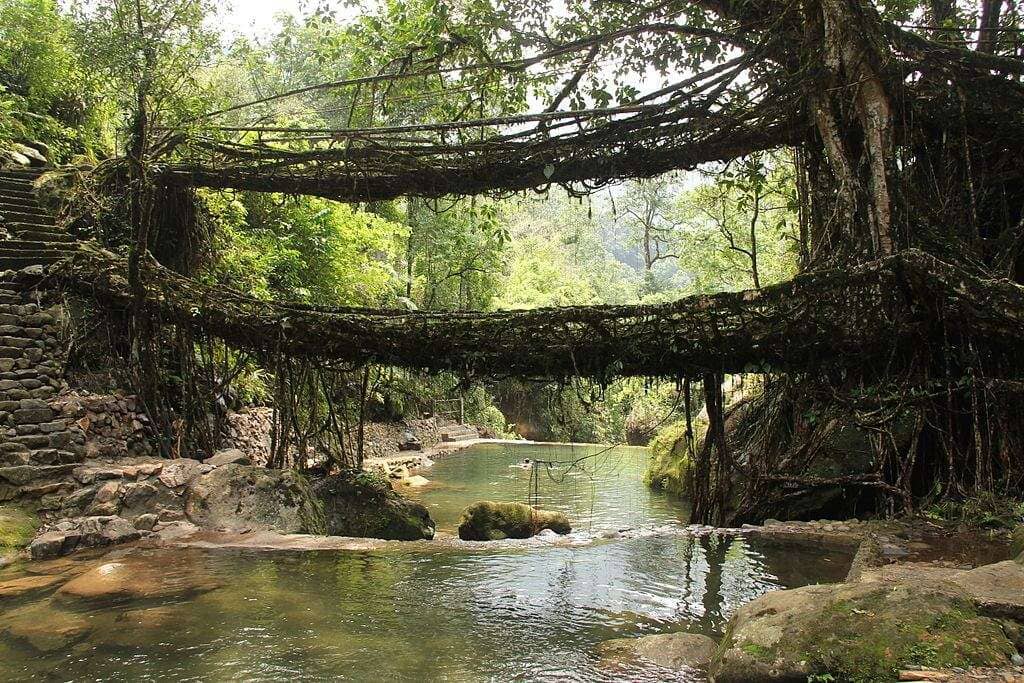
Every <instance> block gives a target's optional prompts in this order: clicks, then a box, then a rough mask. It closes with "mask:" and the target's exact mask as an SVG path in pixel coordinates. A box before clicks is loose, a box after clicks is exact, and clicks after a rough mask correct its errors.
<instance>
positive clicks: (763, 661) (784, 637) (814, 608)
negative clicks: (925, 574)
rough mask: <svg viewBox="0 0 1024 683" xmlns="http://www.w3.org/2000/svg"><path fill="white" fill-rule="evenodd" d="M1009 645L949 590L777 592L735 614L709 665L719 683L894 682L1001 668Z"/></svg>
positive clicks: (960, 593)
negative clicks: (938, 672) (914, 672)
mask: <svg viewBox="0 0 1024 683" xmlns="http://www.w3.org/2000/svg"><path fill="white" fill-rule="evenodd" d="M1013 650H1014V649H1013V646H1012V644H1011V643H1010V642H1009V640H1007V638H1006V636H1005V634H1004V633H1003V631H1002V629H1001V628H1000V627H999V625H998V624H997V623H996V622H995V621H994V620H992V619H989V618H987V617H983V616H980V615H979V614H978V613H977V611H976V610H975V608H974V605H973V604H972V602H971V600H970V598H969V597H968V595H967V594H966V592H965V591H964V590H963V589H962V588H960V587H959V586H957V585H955V584H952V583H935V584H919V583H914V582H897V583H889V582H874V583H872V582H865V583H843V584H833V585H814V586H805V587H803V588H796V589H793V590H785V591H776V592H773V593H768V594H766V595H763V596H761V597H760V598H757V599H756V600H754V601H752V602H750V603H748V604H747V605H744V606H743V607H741V608H740V609H739V610H738V611H737V612H736V614H735V616H733V618H732V620H731V621H730V623H729V625H728V627H727V629H726V634H725V637H724V638H723V639H722V643H721V645H720V646H719V650H718V652H717V653H716V655H715V658H714V660H713V661H712V663H711V666H710V675H711V677H712V678H713V679H714V680H715V681H716V683H733V682H735V683H739V682H741V681H742V682H747V681H767V680H778V681H788V680H793V681H796V680H800V681H805V680H808V677H814V676H825V675H826V674H827V675H830V676H832V677H833V680H844V681H845V680H879V681H881V680H893V679H894V678H895V677H896V675H897V672H898V671H899V669H901V668H907V667H909V666H914V665H916V666H924V667H929V668H950V667H954V666H956V667H971V666H1005V664H1006V663H1007V661H1008V660H1009V657H1010V655H1011V654H1013Z"/></svg>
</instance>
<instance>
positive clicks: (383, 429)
mask: <svg viewBox="0 0 1024 683" xmlns="http://www.w3.org/2000/svg"><path fill="white" fill-rule="evenodd" d="M272 416H273V409H272V408H266V407H258V408H248V409H246V410H244V411H241V412H237V413H231V414H230V415H228V418H227V425H228V426H227V434H226V435H225V437H224V439H223V440H222V442H221V447H222V448H237V449H239V450H240V451H242V452H243V453H245V454H246V455H247V456H249V458H250V460H252V462H253V464H265V463H266V462H267V459H268V457H269V455H270V434H271V420H272ZM449 424H451V422H450V421H448V420H444V419H443V418H426V419H414V420H405V421H404V422H398V423H391V422H367V423H366V425H365V427H364V438H363V456H364V457H365V458H387V457H390V456H393V455H395V454H397V453H398V452H399V450H398V444H399V443H401V442H402V441H404V440H405V432H407V431H411V432H412V433H413V435H414V436H416V438H418V439H419V440H420V442H421V443H422V444H423V447H424V448H430V447H431V446H436V445H437V444H438V443H440V441H441V429H442V428H444V427H446V426H448V425H449ZM352 431H353V433H352V434H351V435H350V438H351V439H352V441H353V442H354V441H355V430H354V429H353V430H352Z"/></svg>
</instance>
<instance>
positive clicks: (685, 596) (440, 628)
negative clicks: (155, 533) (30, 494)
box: [0, 444, 850, 681]
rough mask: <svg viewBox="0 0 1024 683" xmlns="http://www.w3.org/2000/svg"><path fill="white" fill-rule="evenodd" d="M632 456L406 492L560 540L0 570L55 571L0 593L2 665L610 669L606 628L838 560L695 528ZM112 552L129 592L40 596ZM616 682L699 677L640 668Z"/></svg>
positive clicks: (187, 676)
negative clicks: (552, 524) (498, 510)
mask: <svg viewBox="0 0 1024 683" xmlns="http://www.w3.org/2000/svg"><path fill="white" fill-rule="evenodd" d="M595 454H596V455H595ZM588 456H594V457H588ZM581 457H582V458H584V460H579V459H580V458H581ZM646 457H647V452H646V450H644V449H631V448H617V449H614V450H612V451H607V452H601V451H599V449H597V448H596V447H567V446H536V445H516V446H505V445H500V444H485V445H478V446H474V447H472V448H470V449H468V450H466V451H462V452H460V453H456V454H453V455H449V456H447V457H445V458H444V459H441V460H439V461H438V462H437V464H436V465H434V466H433V467H432V468H430V469H427V470H425V471H423V472H422V474H423V475H424V476H426V477H427V478H428V479H430V480H431V481H432V483H431V484H430V485H428V486H427V487H425V488H423V489H420V490H418V491H416V492H415V493H414V494H411V495H414V496H415V497H417V498H419V499H420V500H422V501H423V502H424V503H425V504H426V505H428V506H429V507H430V509H431V513H432V515H433V516H434V517H435V520H436V521H437V522H438V528H439V530H440V531H442V532H445V531H446V532H453V531H454V529H455V527H456V525H457V521H458V514H459V512H460V511H461V509H462V507H464V506H465V505H467V504H468V503H470V502H472V501H474V500H479V499H492V500H518V501H524V502H526V501H528V500H531V497H536V498H537V499H538V501H539V503H540V505H541V506H543V507H546V508H549V509H550V508H553V509H560V510H563V511H565V512H566V513H567V514H568V515H569V516H570V518H571V519H572V520H573V522H574V526H575V528H576V531H574V533H573V534H572V535H571V536H570V537H569V538H568V539H558V540H557V541H556V540H552V539H546V538H545V539H532V540H530V541H527V542H496V543H486V544H475V545H474V544H469V543H461V542H438V541H435V542H418V543H406V544H400V543H395V544H389V545H388V546H387V548H385V549H382V550H374V551H321V552H305V553H298V552H259V551H244V552H243V551H229V550H197V549H181V548H169V549H149V550H141V549H135V550H128V551H117V552H116V553H115V554H114V555H113V556H110V555H108V556H106V557H104V558H102V559H100V558H98V557H95V556H93V557H81V558H77V559H71V560H69V559H65V560H59V561H56V562H53V563H45V564H40V563H37V564H28V565H22V566H21V567H13V568H9V569H6V570H2V571H0V583H3V582H6V581H10V580H18V579H30V577H33V576H41V575H54V576H56V577H59V578H55V579H54V580H53V582H52V583H51V584H50V585H47V586H41V587H40V588H38V589H36V590H34V591H30V592H27V593H24V594H23V595H21V596H18V597H14V598H6V599H4V598H0V612H2V614H0V679H2V680H11V681H14V680H117V681H192V680H195V681H199V680H202V681H211V680H212V681H229V680H230V681H234V680H246V681H295V680H354V681H395V680H403V681H404V680H408V681H510V680H528V681H566V680H570V681H575V680H578V681H601V680H621V672H616V671H614V670H613V669H609V668H607V664H608V662H603V661H601V659H600V658H599V657H598V656H597V653H596V648H597V646H598V644H599V643H601V642H602V641H604V640H607V639H610V638H619V637H626V636H640V635H647V634H653V633H663V632H669V631H681V630H685V631H692V632H697V633H705V634H709V635H718V634H719V633H720V630H721V628H722V626H723V623H724V621H725V620H726V619H727V618H728V616H729V615H730V614H731V613H732V612H733V611H734V610H735V609H736V608H737V607H738V606H740V605H742V604H743V603H745V602H747V601H749V600H751V599H752V598H754V597H756V596H758V595H760V594H762V593H764V592H766V591H769V590H773V589H775V588H778V587H793V586H799V585H804V584H806V583H811V582H817V581H835V580H840V579H841V578H842V576H843V575H844V574H845V573H846V569H847V567H848V564H849V559H850V558H849V556H844V555H837V554H834V553H833V554H828V553H824V552H819V551H815V550H813V549H807V550H805V551H801V552H794V551H793V550H792V549H790V550H786V551H779V550H773V549H769V548H759V547H757V546H756V545H754V544H753V543H751V542H750V541H747V540H745V539H743V538H742V537H740V536H737V535H729V534H707V533H699V534H695V533H692V530H688V529H687V527H686V526H685V520H686V509H685V507H684V506H682V505H679V504H676V503H673V502H671V501H669V500H668V499H666V498H665V497H664V496H661V495H660V494H656V493H652V492H650V491H649V490H648V489H647V488H646V487H645V486H644V485H643V482H642V473H643V467H644V461H645V459H646ZM524 458H530V459H532V460H546V461H557V462H558V463H559V464H557V465H553V466H551V467H550V468H548V466H547V465H544V466H542V467H541V468H540V470H539V476H538V477H536V478H535V479H534V478H532V477H531V472H530V470H528V469H520V468H516V467H509V465H514V464H516V463H518V462H521V461H522V460H523V459H524ZM569 463H575V466H569ZM122 555H123V557H122V559H121V560H119V559H118V557H119V556H122ZM117 561H122V562H125V563H128V564H129V566H131V567H133V568H134V569H133V571H134V572H135V574H134V575H135V576H136V577H137V583H139V584H140V585H142V586H143V587H144V589H143V590H142V592H141V593H139V592H138V591H137V592H136V594H134V596H133V597H125V596H121V597H120V598H111V597H105V598H101V599H93V600H89V599H82V598H81V597H72V596H69V595H67V594H63V593H59V592H55V591H58V589H59V588H60V586H61V585H62V583H63V582H64V581H65V580H66V579H69V578H72V577H74V576H76V575H77V574H80V573H81V572H83V571H85V570H87V569H90V568H93V567H95V566H97V565H102V564H104V563H108V564H109V563H111V562H117ZM104 566H107V565H104ZM30 580H31V579H30ZM45 582H46V581H45V579H44V580H41V581H39V583H40V584H42V583H45ZM146 586H151V587H152V590H146V589H145V587H146ZM629 679H630V680H637V681H662V680H696V678H695V677H693V676H686V675H679V674H672V673H671V672H667V671H665V670H661V669H658V668H657V667H654V666H651V667H650V668H647V669H644V670H637V671H635V672H633V673H631V675H630V676H629Z"/></svg>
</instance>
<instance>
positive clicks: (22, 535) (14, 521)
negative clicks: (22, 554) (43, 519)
mask: <svg viewBox="0 0 1024 683" xmlns="http://www.w3.org/2000/svg"><path fill="white" fill-rule="evenodd" d="M38 526H39V521H38V520H37V519H36V518H35V517H34V516H33V515H30V514H29V513H27V512H25V511H24V510H21V509H19V508H16V507H10V506H0V554H3V552H4V551H9V550H17V549H19V548H24V547H25V546H27V545H28V544H29V542H30V541H31V540H32V537H33V536H35V533H36V529H37V528H38Z"/></svg>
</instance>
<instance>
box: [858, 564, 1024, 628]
mask: <svg viewBox="0 0 1024 683" xmlns="http://www.w3.org/2000/svg"><path fill="white" fill-rule="evenodd" d="M858 580H860V581H867V582H897V581H906V582H913V583H917V584H922V583H929V584H940V583H951V584H955V585H957V586H959V587H960V588H961V589H963V591H964V592H965V593H966V594H967V596H968V597H969V598H970V599H971V601H972V602H973V603H974V607H975V609H977V610H978V612H979V613H980V614H983V615H985V616H986V617H993V618H1005V619H1014V620H1017V621H1020V622H1024V566H1022V565H1021V564H1018V563H1017V562H1014V561H1013V560H1006V561H1004V562H996V563H995V564H987V565H984V566H981V567H977V568H975V569H955V568H953V567H938V566H934V565H930V564H915V563H900V564H888V565H881V566H878V567H874V568H870V569H866V570H864V571H863V572H862V573H861V574H860V576H859V578H858Z"/></svg>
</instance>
